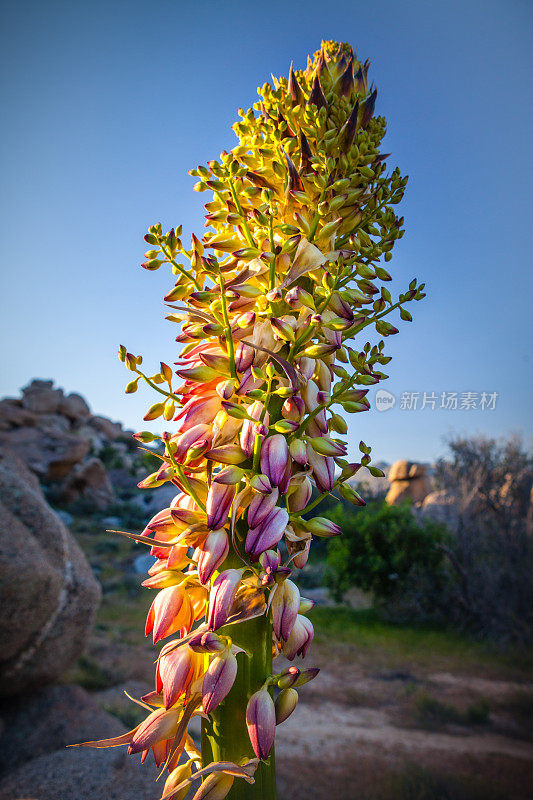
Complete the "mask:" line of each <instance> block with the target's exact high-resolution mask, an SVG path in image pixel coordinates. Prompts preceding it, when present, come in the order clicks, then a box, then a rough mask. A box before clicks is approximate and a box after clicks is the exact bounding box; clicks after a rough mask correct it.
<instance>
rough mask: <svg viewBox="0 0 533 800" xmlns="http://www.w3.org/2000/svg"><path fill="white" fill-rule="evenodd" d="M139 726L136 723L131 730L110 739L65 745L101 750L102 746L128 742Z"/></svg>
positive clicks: (113, 745) (115, 745)
mask: <svg viewBox="0 0 533 800" xmlns="http://www.w3.org/2000/svg"><path fill="white" fill-rule="evenodd" d="M139 728H140V725H137V727H136V728H134V729H133V730H132V731H128V732H127V733H123V734H122V736H114V737H113V738H112V739H98V740H97V741H94V742H79V743H78V744H67V747H95V748H97V749H98V750H102V749H103V748H104V747H119V746H120V745H121V744H129V743H130V742H131V740H132V739H133V736H134V734H135V733H136V732H137V730H138V729H139Z"/></svg>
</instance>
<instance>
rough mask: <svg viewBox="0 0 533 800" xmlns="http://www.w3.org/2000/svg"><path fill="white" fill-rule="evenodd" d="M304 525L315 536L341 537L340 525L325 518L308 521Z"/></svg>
mask: <svg viewBox="0 0 533 800" xmlns="http://www.w3.org/2000/svg"><path fill="white" fill-rule="evenodd" d="M304 525H305V526H306V528H307V529H308V530H310V531H311V533H312V534H314V535H315V536H323V537H326V538H327V537H329V536H340V534H341V533H342V530H341V529H340V527H339V526H338V525H336V524H335V523H334V522H331V520H329V519H326V518H325V517H313V518H312V519H307V520H305V522H304Z"/></svg>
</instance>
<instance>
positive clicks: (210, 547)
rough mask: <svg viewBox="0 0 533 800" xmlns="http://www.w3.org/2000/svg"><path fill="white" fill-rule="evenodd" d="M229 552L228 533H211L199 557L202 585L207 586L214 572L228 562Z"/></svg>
mask: <svg viewBox="0 0 533 800" xmlns="http://www.w3.org/2000/svg"><path fill="white" fill-rule="evenodd" d="M228 552H229V539H228V534H227V533H226V531H225V530H217V531H209V533H208V534H207V538H206V540H205V542H204V543H203V545H202V546H201V547H200V553H199V556H198V580H199V581H200V583H201V584H203V585H204V586H205V585H206V584H207V583H209V581H210V579H211V576H212V575H213V572H214V571H215V570H217V569H218V568H219V567H220V566H221V565H222V564H223V563H224V561H225V560H226V556H227V555H228Z"/></svg>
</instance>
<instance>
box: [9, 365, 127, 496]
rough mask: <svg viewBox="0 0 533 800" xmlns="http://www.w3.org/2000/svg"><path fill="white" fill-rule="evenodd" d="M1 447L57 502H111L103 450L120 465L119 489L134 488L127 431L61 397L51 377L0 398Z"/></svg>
mask: <svg viewBox="0 0 533 800" xmlns="http://www.w3.org/2000/svg"><path fill="white" fill-rule="evenodd" d="M0 446H5V447H8V448H9V450H11V451H13V452H15V453H16V454H17V455H18V456H19V457H20V458H21V459H22V460H23V461H24V462H25V463H26V465H27V466H28V467H29V469H31V471H32V472H33V473H34V474H35V475H36V476H37V477H38V479H39V482H40V483H41V484H43V485H45V486H50V487H51V488H52V490H53V492H52V493H53V496H54V497H57V498H58V500H59V501H60V502H62V503H73V502H76V501H77V500H80V499H83V500H84V501H86V502H87V503H90V504H91V505H92V506H93V507H94V508H96V509H100V510H104V509H105V508H106V507H107V506H108V505H109V504H110V503H112V502H113V501H114V500H115V496H116V494H115V489H114V486H113V482H112V479H111V476H110V474H109V472H108V470H107V469H106V465H105V464H104V463H103V462H102V460H101V458H99V457H98V456H99V455H102V454H107V456H108V457H110V458H111V460H112V461H114V463H115V467H116V466H117V465H120V466H121V467H123V468H124V469H125V474H122V475H120V476H117V477H120V480H121V486H120V488H121V489H124V484H129V488H130V489H131V491H132V492H133V491H134V490H135V489H136V483H137V480H136V479H135V475H132V474H131V472H132V468H133V467H134V459H135V454H136V453H137V444H136V442H135V441H134V440H132V438H131V432H129V431H125V430H124V429H123V428H122V425H121V424H120V423H118V422H112V421H111V420H109V419H106V418H105V417H101V416H95V415H93V414H91V410H90V408H89V406H88V405H87V403H86V402H85V400H84V399H83V397H81V395H79V394H74V393H73V394H68V395H66V394H65V393H64V392H63V390H62V389H57V388H54V384H53V381H51V380H38V379H36V380H33V381H32V382H31V383H30V384H29V385H28V386H26V387H25V388H24V389H23V390H22V397H20V398H11V397H8V398H5V399H3V400H0ZM133 471H134V470H133Z"/></svg>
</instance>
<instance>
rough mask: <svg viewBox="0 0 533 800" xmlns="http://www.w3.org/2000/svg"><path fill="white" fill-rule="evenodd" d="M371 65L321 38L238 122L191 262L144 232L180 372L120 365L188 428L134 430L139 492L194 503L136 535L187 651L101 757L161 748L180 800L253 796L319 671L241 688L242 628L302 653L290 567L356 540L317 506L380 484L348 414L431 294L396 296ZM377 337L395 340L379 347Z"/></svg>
mask: <svg viewBox="0 0 533 800" xmlns="http://www.w3.org/2000/svg"><path fill="white" fill-rule="evenodd" d="M368 68H369V63H368V62H365V63H361V62H359V61H358V60H357V58H356V55H355V53H354V52H353V51H352V49H351V48H350V47H349V45H346V44H342V45H337V44H336V43H334V42H324V43H323V44H322V47H321V49H320V51H319V52H318V53H316V54H315V56H314V59H313V60H309V61H308V65H307V68H306V69H305V70H302V71H298V72H297V71H295V70H294V69H293V68H292V66H291V69H290V74H289V78H288V79H286V78H280V79H279V80H274V85H271V84H268V83H267V84H265V85H264V86H263V87H262V88H261V89H260V90H259V94H260V101H259V102H258V103H257V104H256V105H255V106H254V108H251V109H249V110H248V111H246V112H245V111H242V110H240V111H239V115H240V121H238V122H237V123H236V124H235V125H234V130H235V133H236V134H237V137H238V144H237V145H236V147H234V148H233V149H232V150H231V151H230V152H223V153H222V154H221V156H220V160H218V161H210V162H209V163H208V165H207V166H205V167H204V166H201V167H198V168H197V169H196V170H192V171H191V174H192V175H194V176H196V177H197V178H198V183H197V184H196V186H195V189H196V190H197V191H200V192H203V191H208V190H210V191H211V192H212V197H211V199H210V200H209V201H208V202H207V204H206V227H207V228H208V231H207V233H206V234H205V235H204V236H203V237H201V238H199V237H196V236H195V235H193V236H192V242H191V246H190V249H186V247H185V246H184V245H183V243H182V240H181V238H180V237H181V235H182V229H181V226H179V227H177V228H173V229H172V230H170V231H168V232H167V233H163V229H162V227H161V225H160V224H157V225H154V226H152V227H151V228H150V229H149V231H148V233H147V234H146V236H145V239H146V242H147V243H148V244H149V246H150V248H151V249H150V250H148V252H147V253H146V254H145V259H146V260H145V262H144V263H143V267H144V268H146V269H148V270H155V269H158V268H160V267H161V266H163V265H167V266H170V268H171V271H172V273H173V274H174V276H175V278H176V280H175V285H174V286H173V288H172V289H171V290H170V291H169V292H168V294H167V295H166V297H165V301H166V302H167V303H168V305H169V307H170V312H171V313H170V314H169V316H168V319H169V320H170V321H172V322H174V323H177V324H178V326H179V327H178V331H179V332H178V334H177V336H176V341H177V342H178V343H179V344H180V345H181V346H182V347H181V353H180V357H179V360H178V361H177V362H176V365H175V367H176V368H175V369H172V368H171V367H170V366H168V365H167V364H164V363H162V364H161V368H160V370H159V371H158V372H157V373H156V374H155V375H148V374H145V373H144V372H143V371H142V369H141V366H142V359H141V357H140V356H134V355H132V354H131V353H129V352H128V351H127V350H126V348H124V347H121V348H120V352H119V355H120V358H121V360H122V361H123V362H124V363H125V365H126V367H127V368H128V369H129V370H130V371H131V372H132V373H133V379H132V380H131V382H130V383H128V386H127V387H126V391H127V392H128V393H129V392H133V391H135V390H136V389H137V385H138V382H139V381H140V380H143V381H145V382H146V383H147V384H149V385H150V386H151V387H152V388H153V389H155V390H156V391H157V392H158V393H159V400H158V402H156V403H155V404H154V405H152V406H151V407H150V408H149V409H148V411H147V413H146V416H145V420H155V419H158V418H162V419H163V420H164V421H166V422H168V423H172V424H171V425H169V427H170V428H171V430H169V431H167V432H164V433H162V434H161V436H155V435H154V434H152V433H150V432H147V431H143V432H140V433H138V434H136V438H137V439H138V440H139V441H140V442H142V443H144V444H150V443H152V442H154V441H155V440H158V441H159V443H160V444H159V446H160V449H159V451H158V453H159V459H160V462H161V463H160V467H159V469H158V470H157V471H156V472H154V473H153V474H151V475H149V476H148V477H147V478H146V479H145V480H143V481H142V482H141V483H140V484H139V485H140V487H141V488H147V489H148V488H151V487H158V486H162V485H163V484H166V483H167V484H168V483H170V484H173V485H174V486H175V487H176V497H175V498H174V500H173V501H172V503H171V504H170V506H169V507H168V508H166V509H164V510H162V511H160V512H159V513H158V514H156V516H155V517H154V518H153V519H151V520H150V521H149V523H148V524H147V526H146V528H145V530H144V531H143V532H142V533H141V534H139V535H135V534H130V536H132V537H133V538H135V539H137V540H139V541H144V542H145V543H147V544H148V545H149V546H150V547H151V552H152V554H153V555H154V556H155V557H156V559H157V561H156V563H155V564H154V566H153V567H152V568H151V569H150V577H149V578H148V579H147V580H146V581H145V582H144V586H147V587H149V588H152V589H156V590H157V594H156V596H155V599H154V601H153V603H152V606H151V608H150V612H149V614H148V619H147V623H146V633H147V634H150V633H151V634H152V636H153V641H154V643H155V642H159V641H161V640H168V641H167V643H166V644H165V645H164V647H163V649H162V650H161V653H160V655H159V658H158V661H157V670H156V681H155V689H154V691H153V692H152V693H151V694H149V695H147V696H145V697H143V698H142V700H141V701H140V702H141V703H142V704H144V705H145V706H146V709H147V711H149V715H148V716H147V718H146V720H145V721H144V722H143V723H142V724H141V725H140V726H138V727H137V728H135V730H133V731H131V732H130V733H129V734H126V735H125V736H124V737H119V739H115V740H112V742H102V743H90V744H92V745H97V746H106V745H109V744H111V743H113V744H120V743H123V742H127V743H128V744H129V751H130V752H131V753H137V752H142V753H143V758H144V757H146V755H147V753H148V751H149V750H152V752H153V755H154V757H155V760H156V763H157V764H158V765H164V766H165V767H166V768H167V769H168V779H167V782H166V784H165V788H164V791H163V796H164V797H165V798H166V799H167V800H169V799H170V798H171V797H173V798H177V797H180V798H181V797H185V795H186V794H187V791H188V789H189V788H190V785H191V783H192V782H193V781H194V780H195V779H200V778H202V779H203V782H202V783H201V785H200V787H199V789H198V791H197V792H196V794H195V795H194V798H195V799H196V800H199V799H200V798H207V797H209V798H223V797H226V796H227V794H228V793H230V792H231V787H232V784H233V781H234V779H235V778H236V777H238V778H239V777H240V778H243V779H245V780H247V781H249V782H250V783H253V781H254V772H255V771H256V769H258V765H259V766H260V767H261V766H264V762H266V760H267V759H268V758H269V754H270V752H271V749H272V746H273V743H274V734H275V726H276V724H279V723H281V722H283V721H284V720H285V719H286V718H287V717H288V716H289V714H291V712H292V711H293V709H294V707H295V705H296V702H297V699H298V693H297V688H298V687H300V686H301V685H303V684H304V683H305V682H306V681H308V680H310V679H311V678H313V677H314V676H315V675H316V673H317V672H318V670H313V669H299V668H298V667H296V666H286V667H285V668H283V669H280V670H279V671H277V672H276V671H270V672H268V673H267V674H263V675H261V679H260V682H259V684H256V685H251V683H252V681H250V680H248V683H247V684H246V682H244V683H243V682H242V681H241V683H240V684H239V687H237V681H238V675H239V674H240V672H242V671H244V672H245V673H246V674H248V675H250V674H251V672H250V669H249V668H245V665H244V662H246V661H247V660H253V659H255V658H257V657H259V656H258V653H257V652H256V648H255V643H254V641H253V638H252V639H250V637H248V639H246V636H244V635H241V634H240V631H246V630H252V629H251V628H250V624H251V621H252V620H257V619H261V620H262V621H263V623H264V624H265V625H267V626H268V642H267V649H268V650H270V642H271V643H272V651H273V655H274V657H277V656H278V655H281V656H283V657H285V659H288V660H289V661H292V660H293V659H295V658H296V657H297V656H305V654H306V652H307V649H308V647H309V645H310V643H311V641H312V639H313V626H312V623H311V621H310V620H309V619H308V617H307V616H306V613H307V612H308V611H309V610H310V608H311V606H312V603H310V602H309V601H307V600H305V599H303V598H301V597H300V592H299V590H298V587H297V586H296V584H295V583H294V582H293V580H291V576H293V573H294V570H295V569H296V570H297V569H301V568H302V567H304V565H305V564H306V561H307V558H308V554H309V548H310V545H311V542H312V540H313V537H315V536H318V537H329V536H336V535H338V534H339V533H340V532H341V531H340V529H339V528H338V526H337V525H334V524H333V523H332V522H330V521H329V520H327V519H325V518H324V517H321V516H315V515H314V514H313V513H311V512H313V509H314V508H315V506H316V505H318V503H319V502H320V500H321V499H323V498H324V497H325V496H327V495H328V494H331V493H332V492H335V491H338V492H339V494H340V495H341V496H342V497H343V498H344V499H346V500H348V501H351V502H352V503H354V504H356V505H364V501H363V500H362V499H361V497H360V496H359V495H358V494H357V492H356V491H355V490H354V488H353V487H352V486H351V485H350V483H349V480H350V479H351V478H353V476H354V475H355V474H356V473H357V471H358V470H359V469H360V468H361V467H362V466H366V467H368V468H369V469H370V471H371V472H372V474H374V475H381V474H382V473H381V472H380V470H378V469H377V468H375V467H373V466H372V465H371V463H370V462H371V457H370V447H368V446H367V445H366V444H365V443H364V442H361V444H360V457H359V460H358V461H357V463H351V462H349V461H348V460H347V459H346V452H347V447H346V443H345V441H343V438H342V437H343V436H344V435H345V434H346V432H347V423H346V421H345V419H344V416H342V412H346V413H360V412H364V411H367V410H368V409H369V407H370V404H369V401H368V399H367V393H368V387H369V386H373V385H375V384H377V383H379V382H380V381H382V380H383V379H385V378H386V377H387V376H386V375H385V374H384V373H383V372H382V367H383V366H384V365H386V364H387V363H388V361H389V360H390V359H389V357H388V356H386V355H385V353H384V341H383V338H385V337H387V336H390V335H392V334H395V333H397V332H398V331H397V328H396V327H394V325H392V324H391V323H390V322H388V321H386V320H385V319H384V318H385V316H386V315H388V314H389V313H390V312H391V311H393V310H395V309H398V310H399V315H400V317H401V319H403V320H406V321H409V320H410V319H411V316H410V314H409V312H408V311H407V310H406V309H405V304H406V303H407V302H408V301H410V300H413V299H416V300H419V299H421V298H422V297H423V296H424V293H423V288H424V287H423V285H421V286H418V285H417V283H416V281H412V282H411V284H410V285H409V288H408V290H407V291H406V292H405V293H403V294H401V295H400V296H399V297H398V298H397V300H394V301H393V299H392V297H391V293H390V291H389V290H388V289H387V288H386V285H385V284H386V283H387V282H388V281H389V280H390V279H391V276H390V274H389V273H388V271H387V269H386V268H385V266H384V264H385V263H387V262H388V261H390V258H391V251H392V248H393V246H394V244H395V242H396V240H397V239H399V238H401V236H402V234H403V229H402V224H403V219H402V218H400V217H398V216H397V215H396V213H395V211H394V206H395V205H396V204H397V203H399V201H400V200H401V199H402V196H403V192H404V188H405V184H406V179H405V178H402V177H401V175H400V173H399V170H398V169H395V170H393V171H392V172H388V171H387V166H386V159H387V157H388V156H387V155H383V154H381V153H380V151H379V146H380V142H381V139H382V137H383V135H384V133H385V121H384V119H383V118H382V117H376V116H374V107H375V102H376V96H377V92H376V90H375V89H373V87H372V86H369V82H368ZM365 329H368V331H366V330H365ZM373 330H375V331H376V332H377V334H378V335H379V337H383V338H379V341H377V343H375V344H371V343H370V342H368V341H367V342H365V341H364V337H365V334H366V333H368V332H372V331H373ZM247 626H248V627H247ZM171 636H172V637H175V638H172V639H169V637H171ZM259 655H261V657H262V658H263V661H264V660H265V658H264V657H265V653H263V654H259ZM267 655H268V658H267V659H266V660H267V661H268V659H269V658H271V654H270V653H268V654H267ZM232 687H233V689H232ZM273 688H275V693H276V695H277V696H276V700H275V702H274V697H273V694H274V693H273ZM237 689H238V690H237ZM230 702H232V703H237V704H238V703H241V704H242V706H243V707H242V708H241V710H240V711H239V710H238V709H237V711H238V713H240V714H241V716H242V719H243V721H245V725H246V730H247V732H248V736H249V741H248V743H247V744H246V743H243V742H242V741H241V740H239V734H238V731H237V730H236V729H235V728H234V730H233V731H232V730H231V729H228V730H222V729H223V721H222V718H221V719H220V720H219V722H220V724H219V727H218V729H217V730H218V733H217V735H218V737H219V739H220V737H222V738H224V737H226V738H227V739H230V738H231V737H232V736H233V738H234V740H235V741H234V742H233V744H232V743H229V744H228V743H226V745H224V746H222V749H221V747H220V746H218V750H217V752H219V753H220V752H222V751H224V752H232V753H233V754H234V758H233V759H232V760H231V761H227V760H212V761H211V762H210V763H207V760H208V758H206V752H202V753H200V752H199V751H198V750H197V749H196V746H195V745H194V742H193V741H192V739H191V738H190V736H189V734H188V732H187V729H188V724H189V722H190V720H191V718H192V717H193V716H195V715H201V716H202V717H203V718H204V723H203V724H204V725H205V726H206V729H207V730H209V721H211V723H212V720H213V719H216V714H217V713H218V711H219V710H220V709H221V708H222V707H223V706H225V705H227V704H228V703H230ZM211 730H212V728H211ZM221 731H222V732H221ZM224 747H225V750H224ZM250 747H251V750H250V749H249V748H250ZM204 749H205V750H206V751H207V750H208V748H207V747H206V748H203V750H204ZM215 749H216V748H214V745H211V750H210V751H209V752H210V753H211V755H212V754H213V753H214V752H215ZM183 752H186V753H187V754H188V760H187V761H185V763H183V760H181V761H180V757H181V756H182V754H183ZM254 755H255V758H254V757H253V756H254ZM193 768H194V770H195V771H194V772H193ZM258 774H259V772H258V773H257V775H258ZM257 775H256V776H255V778H257ZM265 775H266V772H265ZM251 792H252V790H251ZM262 792H263V793H262V795H260V794H257V795H254V794H253V793H250V795H249V796H250V797H252V796H254V797H255V796H262V797H264V798H269V797H270V796H271V794H269V790H267V779H266V777H265V778H264V779H263V789H262ZM247 796H248V795H247ZM272 796H274V795H273V794H272Z"/></svg>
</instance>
